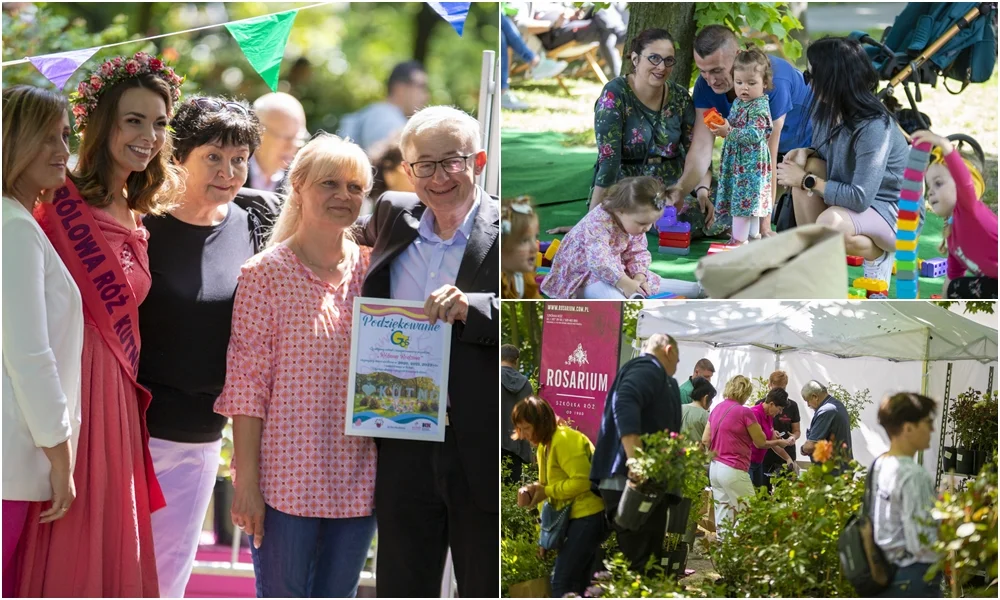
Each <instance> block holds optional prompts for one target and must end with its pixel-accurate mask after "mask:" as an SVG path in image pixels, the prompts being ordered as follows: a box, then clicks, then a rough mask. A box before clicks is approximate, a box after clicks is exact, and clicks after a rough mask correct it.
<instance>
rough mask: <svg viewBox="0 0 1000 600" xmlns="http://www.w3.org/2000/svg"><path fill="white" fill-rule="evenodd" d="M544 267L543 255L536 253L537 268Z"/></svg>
mask: <svg viewBox="0 0 1000 600" xmlns="http://www.w3.org/2000/svg"><path fill="white" fill-rule="evenodd" d="M540 266H542V253H541V252H535V268H536V269H537V268H538V267H540Z"/></svg>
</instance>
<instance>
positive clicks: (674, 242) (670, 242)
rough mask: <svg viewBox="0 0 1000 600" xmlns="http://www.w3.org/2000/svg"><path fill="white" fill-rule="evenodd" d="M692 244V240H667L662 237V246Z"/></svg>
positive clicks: (673, 246) (677, 246) (680, 246)
mask: <svg viewBox="0 0 1000 600" xmlns="http://www.w3.org/2000/svg"><path fill="white" fill-rule="evenodd" d="M690 245H691V240H686V241H685V240H665V239H663V238H660V247H661V248H664V247H666V248H687V247H689V246H690Z"/></svg>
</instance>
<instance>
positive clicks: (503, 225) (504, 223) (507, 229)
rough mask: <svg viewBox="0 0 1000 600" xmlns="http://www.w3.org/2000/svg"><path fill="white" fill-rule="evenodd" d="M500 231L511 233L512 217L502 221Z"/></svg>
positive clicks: (506, 233)
mask: <svg viewBox="0 0 1000 600" xmlns="http://www.w3.org/2000/svg"><path fill="white" fill-rule="evenodd" d="M500 231H502V232H503V234H504V235H510V219H504V220H502V221H500Z"/></svg>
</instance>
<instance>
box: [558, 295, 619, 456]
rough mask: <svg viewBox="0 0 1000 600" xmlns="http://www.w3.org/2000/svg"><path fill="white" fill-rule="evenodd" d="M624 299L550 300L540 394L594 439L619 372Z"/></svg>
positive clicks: (563, 415) (576, 426) (560, 414)
mask: <svg viewBox="0 0 1000 600" xmlns="http://www.w3.org/2000/svg"><path fill="white" fill-rule="evenodd" d="M621 331H622V303H621V302H562V301H560V302H547V303H546V304H545V318H544V320H543V322H542V361H541V368H540V370H539V375H538V389H539V395H540V396H541V397H542V398H544V399H545V400H546V401H547V402H548V403H549V404H550V405H551V406H552V409H553V410H554V411H555V413H556V415H557V416H560V417H562V418H564V419H566V420H568V421H572V424H573V427H574V428H575V429H578V430H579V431H581V432H583V433H584V434H585V435H586V436H587V437H589V438H590V439H591V441H595V440H596V439H597V433H598V431H600V427H601V415H602V413H603V412H604V400H605V399H606V398H607V394H608V389H609V388H610V387H611V382H612V381H613V380H614V378H615V373H616V372H617V371H618V350H619V345H620V343H621Z"/></svg>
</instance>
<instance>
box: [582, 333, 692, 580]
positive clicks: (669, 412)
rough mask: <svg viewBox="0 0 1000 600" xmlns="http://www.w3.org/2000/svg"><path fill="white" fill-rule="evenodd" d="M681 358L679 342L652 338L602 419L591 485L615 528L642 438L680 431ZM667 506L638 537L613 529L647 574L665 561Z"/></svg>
mask: <svg viewBox="0 0 1000 600" xmlns="http://www.w3.org/2000/svg"><path fill="white" fill-rule="evenodd" d="M679 358H680V354H679V353H678V350H677V342H676V341H674V339H673V338H672V337H670V336H669V335H666V334H663V333H657V334H654V335H653V336H652V337H650V338H649V339H648V340H646V343H645V344H643V347H642V355H641V356H639V357H638V358H634V359H632V360H630V361H629V362H627V363H625V365H624V366H622V368H621V369H620V370H619V371H618V375H616V376H615V381H614V383H613V384H612V386H611V390H610V391H609V392H608V398H607V400H606V401H605V403H604V417H603V418H602V419H601V431H600V433H599V434H598V436H597V445H596V446H595V448H594V457H593V459H592V460H591V467H590V480H591V482H592V483H593V484H594V487H596V488H597V490H598V492H599V493H600V495H601V498H603V499H604V506H605V514H606V515H607V516H608V519H609V520H610V522H611V523H614V518H615V513H616V511H617V509H618V501H619V500H620V499H621V497H622V492H623V491H624V490H625V486H626V485H630V483H629V481H628V476H629V473H628V465H627V461H628V459H630V458H632V457H633V456H635V455H636V454H635V450H636V448H641V447H642V440H641V439H640V438H639V436H640V435H643V434H647V433H655V432H658V431H664V430H666V431H676V432H677V433H680V430H681V399H680V389H679V388H678V386H677V381H676V380H675V379H674V373H676V372H677V361H678V360H679ZM666 527H667V503H666V502H665V501H663V500H660V501H659V502H658V503H657V504H656V505H655V506H653V508H652V511H651V514H650V516H649V520H647V521H646V523H645V524H644V525H643V526H642V527H641V528H640V529H639V530H638V531H627V530H624V529H621V528H619V527H615V531H616V533H617V539H618V547H619V548H621V551H622V554H624V555H625V558H627V559H628V560H629V562H630V563H631V564H632V568H633V569H636V570H640V571H642V570H644V569H645V567H646V562H647V561H648V560H649V557H650V556H655V557H656V558H657V560H659V559H660V558H661V557H662V556H663V536H664V531H665V530H666Z"/></svg>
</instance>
